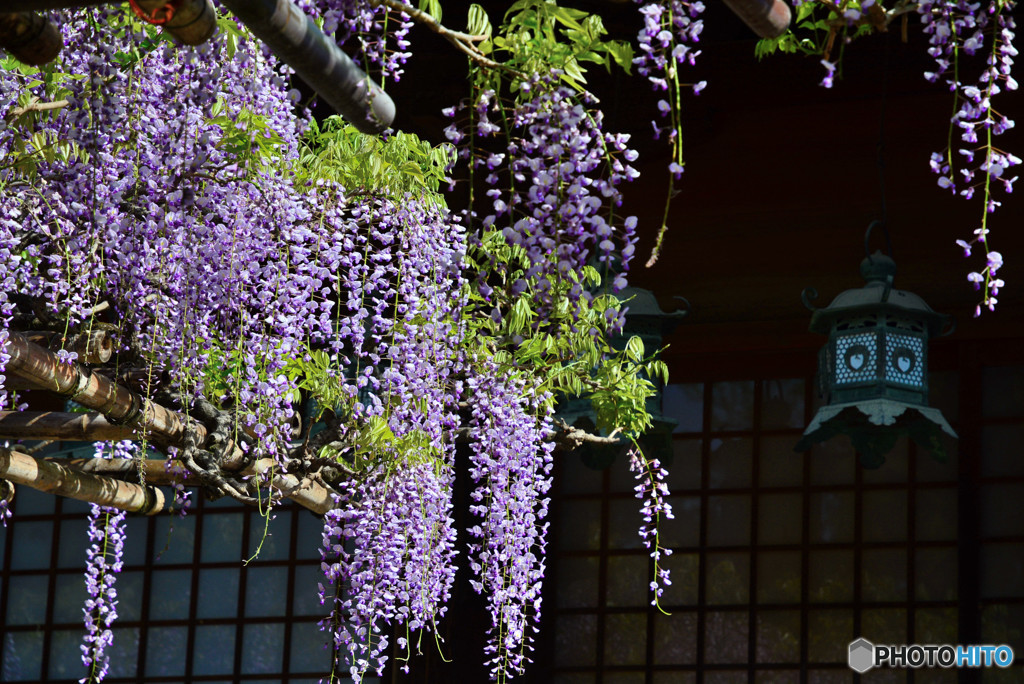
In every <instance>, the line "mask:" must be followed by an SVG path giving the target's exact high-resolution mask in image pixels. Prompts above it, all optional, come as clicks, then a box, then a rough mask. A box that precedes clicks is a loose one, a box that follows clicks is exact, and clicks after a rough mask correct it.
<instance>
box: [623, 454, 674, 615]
mask: <svg viewBox="0 0 1024 684" xmlns="http://www.w3.org/2000/svg"><path fill="white" fill-rule="evenodd" d="M629 469H630V471H632V472H633V473H634V474H635V477H636V479H637V481H638V483H639V484H637V485H636V487H634V488H633V489H634V491H635V492H636V498H638V499H640V500H641V501H642V502H643V506H642V507H641V509H640V514H641V515H642V516H643V520H644V524H643V525H641V526H640V539H641V540H642V541H643V544H644V546H645V547H646V548H648V549H650V551H651V558H652V559H653V560H654V578H653V579H652V580H651V592H652V594H653V595H654V598H653V599H651V605H653V606H658V607H660V599H661V596H662V594H663V593H664V591H665V587H666V586H667V585H670V584H672V581H671V579H670V577H669V571H668V568H665V567H664V566H663V565H662V558H664V557H668V556H671V555H672V549H667V548H665V547H663V546H662V545H661V541H660V537H659V534H658V531H659V525H660V523H661V520H662V519H663V518H664V519H666V520H671V519H672V518H673V517H674V516H673V515H672V505H671V504H669V503H668V501H666V500H665V499H666V497H668V495H669V491H668V485H666V484H665V478H666V477H667V476H668V471H667V470H665V469H664V468H663V467H662V466H661V463H660V462H659V461H658V459H656V458H651V459H648V458H647V457H646V456H644V454H643V452H642V451H641V450H640V449H639V447H636V446H634V447H633V448H631V449H630V451H629Z"/></svg>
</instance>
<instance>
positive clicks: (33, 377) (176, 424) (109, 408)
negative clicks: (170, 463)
mask: <svg viewBox="0 0 1024 684" xmlns="http://www.w3.org/2000/svg"><path fill="white" fill-rule="evenodd" d="M4 350H5V351H6V352H7V353H8V354H9V355H10V360H9V361H8V362H7V372H8V374H9V375H10V374H14V375H17V376H19V377H21V378H22V379H24V380H27V381H29V382H31V383H33V384H35V385H36V386H37V387H39V388H40V389H44V390H49V391H51V392H55V393H57V394H60V395H62V396H66V397H70V398H71V399H73V400H74V401H76V402H78V403H79V404H82V405H83V406H86V407H87V408H92V409H95V410H97V411H99V412H100V413H103V414H104V415H105V417H106V418H105V419H104V420H102V422H101V420H100V418H99V417H98V416H94V415H90V414H84V415H86V416H89V417H88V418H86V419H85V422H84V423H77V424H76V423H75V419H73V418H70V417H69V416H68V414H59V413H54V414H53V415H52V416H51V417H50V418H49V419H48V420H52V421H54V422H55V423H59V424H62V425H63V426H64V427H63V428H62V429H66V430H70V431H72V432H73V431H75V430H78V429H81V430H82V431H83V435H84V434H86V433H87V432H88V431H89V430H90V429H92V430H95V431H96V432H97V433H99V432H101V431H104V430H108V429H110V430H111V431H112V432H111V433H110V434H123V433H118V432H114V431H113V429H114V428H118V427H120V428H122V429H124V430H127V431H131V432H132V433H133V435H134V436H131V437H123V438H124V439H135V440H139V439H143V438H146V439H150V440H152V441H154V442H155V443H157V444H161V445H164V446H176V445H180V444H181V443H182V441H183V439H184V436H185V425H186V424H187V423H186V421H189V422H191V424H192V427H193V429H194V430H195V433H196V437H197V440H198V442H199V444H200V445H204V444H205V443H206V440H207V438H208V435H207V430H206V427H205V426H204V425H203V424H202V423H198V422H196V421H193V420H191V419H190V418H188V417H187V416H184V415H181V414H179V413H177V412H175V411H171V410H170V409H167V408H164V407H163V406H160V405H159V404H155V403H153V402H151V401H150V400H149V399H148V398H146V397H143V396H140V395H139V394H137V393H135V392H132V391H131V390H130V389H128V388H127V387H124V386H122V385H119V384H117V383H115V382H114V381H113V380H111V379H110V378H107V377H106V376H104V375H101V374H99V373H94V372H92V371H90V370H88V369H83V368H82V367H81V366H79V365H78V364H76V363H70V364H68V363H61V362H60V361H59V360H58V358H57V356H56V355H55V354H53V353H51V352H49V351H48V350H46V349H43V348H42V347H40V346H38V345H36V344H33V343H31V342H29V340H28V339H27V338H26V337H25V336H24V335H22V334H21V333H19V332H16V331H13V330H12V331H10V334H9V337H8V339H7V342H6V343H5V346H4ZM35 417H36V418H38V414H36V416H35ZM32 420H33V417H31V416H30V417H27V418H20V419H19V418H13V417H11V418H7V417H6V414H5V422H7V424H8V425H10V426H12V429H14V427H13V426H17V425H18V424H19V422H20V423H22V424H23V426H22V428H21V429H23V430H27V429H28V424H29V423H30V422H31V421H32ZM78 420H81V419H78ZM2 429H3V425H2V423H0V430H2ZM23 434H24V436H23V437H21V438H22V439H31V438H36V439H40V438H44V437H46V436H47V435H45V434H43V433H42V432H41V431H37V432H33V433H32V434H28V433H23ZM68 439H73V438H72V437H68ZM84 439H87V440H97V439H101V438H99V437H84ZM274 465H275V462H274V461H273V459H261V460H259V461H256V462H255V463H249V464H246V458H245V453H244V452H243V451H242V450H241V448H239V446H238V445H237V444H230V445H229V449H228V450H227V454H226V457H225V458H224V460H223V461H222V462H221V467H222V468H223V469H224V470H229V471H230V470H235V471H239V472H240V474H242V475H262V474H263V473H266V472H271V473H273V477H271V479H270V485H271V486H272V487H274V488H275V489H278V490H279V491H281V492H282V493H283V494H284V495H285V496H287V497H288V498H290V499H292V500H293V501H295V502H296V503H298V504H300V505H301V506H304V507H305V508H308V509H309V510H311V511H313V512H315V513H319V514H321V515H322V514H323V513H326V512H327V511H329V510H330V509H331V507H332V505H333V502H332V499H331V494H330V492H329V491H328V490H327V488H326V487H324V486H323V485H321V484H319V483H317V482H314V481H312V480H309V479H306V478H303V479H301V480H300V479H299V478H297V477H296V476H294V475H291V474H280V473H276V472H273V469H274ZM26 484H27V483H26ZM29 486H32V485H31V484H29ZM44 491H49V490H44Z"/></svg>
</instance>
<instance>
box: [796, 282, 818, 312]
mask: <svg viewBox="0 0 1024 684" xmlns="http://www.w3.org/2000/svg"><path fill="white" fill-rule="evenodd" d="M817 298H818V291H817V290H816V289H814V288H813V287H805V288H804V291H803V292H801V293H800V301H801V302H803V303H804V306H806V307H807V310H808V311H817V310H818V307H816V306H814V304H812V303H811V302H812V301H813V300H815V299H817Z"/></svg>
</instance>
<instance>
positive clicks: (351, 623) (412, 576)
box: [320, 462, 455, 682]
mask: <svg viewBox="0 0 1024 684" xmlns="http://www.w3.org/2000/svg"><path fill="white" fill-rule="evenodd" d="M390 465H391V466H392V468H393V469H391V468H389V467H387V466H382V467H381V468H380V469H378V470H377V471H374V472H372V473H370V474H369V475H368V476H367V477H366V478H365V479H364V480H363V481H362V482H360V483H352V485H351V487H350V489H349V490H348V491H347V492H346V493H344V494H343V495H342V497H341V499H340V501H339V506H340V507H339V508H335V509H334V510H332V511H330V512H329V513H328V514H327V516H325V519H324V533H323V548H322V550H321V557H322V570H323V573H324V576H325V580H326V583H327V584H326V586H325V585H324V584H321V585H320V600H321V603H328V604H329V605H330V608H331V614H330V616H329V617H327V618H326V619H324V620H322V621H321V623H320V628H321V629H322V630H324V631H327V632H329V633H330V634H331V635H332V644H333V652H334V654H335V656H334V668H335V669H334V670H332V674H331V677H330V679H329V681H330V682H333V681H335V680H336V678H337V677H341V676H343V674H344V675H347V676H351V677H352V678H353V679H354V680H355V681H357V682H358V681H362V679H363V677H364V676H365V675H367V673H370V672H373V673H376V674H377V675H379V674H380V672H381V669H382V668H383V667H384V663H385V662H386V660H387V649H388V643H389V641H388V634H389V632H390V629H391V628H392V627H395V628H398V629H404V630H405V632H406V634H407V635H408V634H410V633H411V632H417V631H423V632H431V631H433V630H434V628H435V623H436V621H437V620H438V619H439V618H440V617H441V616H443V615H444V613H445V611H446V607H445V602H446V601H447V599H448V597H449V595H450V592H451V586H452V583H453V581H454V579H455V566H454V562H453V561H454V555H455V551H454V543H455V529H454V527H453V526H452V521H451V516H450V508H451V496H450V489H451V484H452V469H451V465H450V464H444V463H441V464H438V463H430V462H423V463H419V464H413V463H407V462H406V463H402V462H398V463H392V464H390ZM399 648H400V649H401V650H402V651H405V652H406V653H408V650H409V648H410V643H409V641H408V637H400V640H399ZM344 663H349V669H348V672H345V673H340V672H338V671H337V668H338V667H339V666H341V665H343V664H344Z"/></svg>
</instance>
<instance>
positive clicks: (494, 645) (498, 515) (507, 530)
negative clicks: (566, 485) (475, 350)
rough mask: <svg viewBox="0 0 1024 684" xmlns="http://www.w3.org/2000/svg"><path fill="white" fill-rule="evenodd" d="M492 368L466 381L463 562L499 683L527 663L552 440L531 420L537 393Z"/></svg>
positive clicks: (538, 404)
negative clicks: (468, 482)
mask: <svg viewBox="0 0 1024 684" xmlns="http://www.w3.org/2000/svg"><path fill="white" fill-rule="evenodd" d="M493 370H494V371H495V372H493V373H483V374H480V375H478V376H477V377H475V378H471V379H470V380H469V381H468V382H467V384H468V385H469V389H470V390H471V391H472V392H473V394H474V396H476V397H477V401H476V402H475V403H474V406H473V416H472V420H471V421H470V425H472V426H473V428H474V436H475V437H474V440H473V442H472V445H471V447H472V451H473V455H472V457H471V463H472V465H471V466H470V471H469V472H470V476H471V477H472V478H473V481H474V482H475V483H476V488H475V489H474V490H473V492H472V493H471V497H472V499H473V504H472V505H471V506H470V511H471V512H472V513H474V514H475V515H476V516H477V517H479V518H480V519H481V520H480V522H479V523H478V524H476V525H474V526H473V527H471V528H470V529H469V534H470V536H471V537H473V542H472V543H471V544H470V554H471V557H470V568H471V569H472V571H473V575H474V576H475V577H476V579H474V580H472V584H473V586H474V588H475V589H476V590H477V592H478V593H481V594H483V595H485V596H486V597H487V599H488V607H489V608H490V611H491V629H490V632H489V634H488V636H489V641H488V645H487V648H486V653H487V661H486V662H487V665H489V666H490V671H491V678H492V679H496V680H498V681H505V680H506V679H508V678H509V677H511V676H512V675H513V674H515V673H518V672H522V671H523V668H524V667H525V665H526V663H527V662H529V661H530V658H529V653H530V652H531V651H532V650H533V646H532V643H533V634H534V633H535V632H536V631H537V622H538V621H539V620H540V605H541V582H542V580H543V578H544V548H545V545H546V544H545V537H546V534H547V527H548V524H547V522H544V518H546V517H547V509H548V498H547V493H548V489H549V488H550V487H551V448H552V445H551V443H550V442H548V441H547V439H546V432H547V431H546V430H545V427H546V424H545V423H538V422H537V420H536V418H535V416H536V414H537V413H538V412H541V413H542V414H543V412H544V411H543V399H544V398H543V397H538V396H537V395H536V394H534V395H533V399H532V400H531V399H529V398H528V397H530V396H531V393H530V392H524V389H525V388H524V387H522V386H521V384H519V383H515V382H509V379H508V377H507V376H506V375H504V374H502V373H499V372H497V371H498V370H499V369H498V368H494V369H493ZM531 404H532V405H531Z"/></svg>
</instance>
